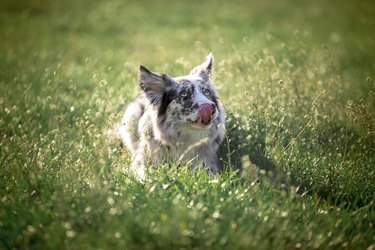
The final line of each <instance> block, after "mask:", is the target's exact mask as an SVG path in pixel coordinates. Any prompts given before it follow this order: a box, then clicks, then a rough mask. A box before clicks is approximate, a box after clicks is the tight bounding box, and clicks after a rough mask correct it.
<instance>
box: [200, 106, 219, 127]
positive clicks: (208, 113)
mask: <svg viewBox="0 0 375 250" xmlns="http://www.w3.org/2000/svg"><path fill="white" fill-rule="evenodd" d="M198 112H199V117H200V121H201V123H203V124H205V125H208V124H209V123H210V122H211V120H212V116H213V114H214V113H215V104H210V103H204V104H201V105H200V106H199V107H198Z"/></svg>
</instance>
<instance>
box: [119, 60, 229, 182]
mask: <svg viewBox="0 0 375 250" xmlns="http://www.w3.org/2000/svg"><path fill="white" fill-rule="evenodd" d="M212 71H213V56H212V54H210V55H208V57H207V59H206V61H205V62H204V63H202V64H201V65H199V66H197V67H195V68H194V69H193V70H192V71H191V72H190V73H189V75H186V76H179V77H173V78H172V77H169V76H168V75H167V74H160V73H154V72H151V71H150V70H148V69H147V68H146V67H144V66H143V65H140V67H139V84H140V88H141V90H142V92H143V96H142V97H141V98H139V99H137V100H135V101H134V102H132V103H130V104H129V106H128V107H127V109H126V111H125V114H124V117H123V120H122V122H121V123H120V124H118V125H117V127H116V134H117V135H118V137H120V139H121V141H122V143H123V144H124V145H126V147H127V148H128V149H129V151H130V152H131V154H132V160H133V163H132V169H133V171H134V172H135V173H136V174H137V175H138V177H140V178H141V179H143V178H145V172H147V171H146V170H147V167H151V165H155V164H156V163H165V162H167V161H168V160H172V161H178V162H179V163H182V164H187V165H189V166H192V167H196V166H203V167H204V168H206V169H207V171H208V173H209V174H211V175H215V174H216V173H217V172H218V166H217V150H218V148H219V145H220V144H221V142H222V141H223V139H224V136H225V127H224V123H225V112H224V109H223V106H222V103H221V102H220V101H219V99H218V96H217V93H216V90H215V88H214V86H213V83H212V80H211V73H212Z"/></svg>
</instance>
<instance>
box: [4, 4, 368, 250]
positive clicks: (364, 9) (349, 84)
mask: <svg viewBox="0 0 375 250" xmlns="http://www.w3.org/2000/svg"><path fill="white" fill-rule="evenodd" d="M68 2H69V3H55V2H49V3H41V2H39V1H5V2H2V3H1V4H0V7H1V8H0V9H1V11H0V33H1V34H2V35H3V37H4V38H3V39H1V40H0V54H1V56H0V65H1V66H0V115H1V116H0V136H1V142H0V149H1V150H0V164H1V165H0V166H1V170H0V190H1V191H0V248H4V249H8V248H34V249H44V248H53V249H54V248H105V249H113V248H118V249H123V248H142V249H155V248H163V249H169V248H174V249H175V248H200V249H207V248H227V249H238V248H244V249H275V248H283V249H291V248H340V247H341V248H345V247H347V248H350V249H353V248H355V249H366V248H368V249H373V248H374V242H375V238H374V235H375V229H374V225H373V223H374V221H375V209H374V198H373V197H374V196H375V192H374V191H375V171H374V167H375V157H374V155H375V152H374V151H375V132H374V131H375V118H374V112H375V103H374V100H375V84H374V80H373V79H374V77H375V75H374V58H375V54H374V53H375V52H374V50H373V45H374V44H373V35H372V34H374V33H375V30H374V27H375V26H374V19H373V16H374V12H375V11H374V7H373V4H372V3H371V2H370V1H361V2H360V3H350V2H349V1H344V2H343V3H342V4H340V5H334V4H333V3H329V2H326V1H318V2H311V3H308V4H307V3H303V4H302V3H295V2H293V1H284V2H280V3H275V2H271V1H269V2H268V1H265V2H262V3H258V2H255V1H219V2H217V3H214V2H212V1H206V2H198V1H189V2H178V3H174V2H173V3H172V2H163V1H159V2H157V3H156V2H155V3H147V2H146V1H138V2H133V3H128V2H126V1H117V0H112V1H68ZM333 10H335V11H333ZM323 17H324V18H323ZM210 51H212V52H213V53H214V55H215V71H214V76H213V77H214V80H215V83H216V86H217V88H218V92H219V93H220V96H221V99H222V101H223V103H224V104H225V108H226V110H227V112H228V118H227V131H228V137H227V139H226V141H225V143H224V145H223V147H222V148H221V150H220V158H221V163H222V165H223V169H224V171H223V173H222V174H221V175H219V176H218V177H217V179H212V178H210V177H208V176H207V174H206V173H205V172H204V171H200V170H198V171H190V170H188V169H187V168H185V167H184V166H178V163H171V164H170V165H165V166H159V168H156V169H153V170H152V171H151V173H150V176H149V180H148V181H147V182H145V183H140V182H138V181H137V180H136V179H134V178H133V177H132V176H131V175H130V174H128V173H127V171H126V169H127V167H128V166H129V164H130V157H129V154H128V152H126V150H123V149H121V148H119V147H117V146H116V145H112V144H110V143H109V142H108V139H107V138H106V134H105V131H106V130H107V129H108V128H109V127H111V126H112V125H113V124H114V123H115V122H117V121H118V120H119V119H120V117H121V112H122V110H123V109H124V108H125V106H126V104H127V103H129V102H130V101H131V100H133V99H134V98H135V97H136V96H137V94H138V93H139V90H138V88H137V66H138V64H140V63H142V64H145V65H147V66H148V67H150V68H151V69H153V70H156V71H162V72H166V73H168V74H170V75H172V76H176V75H181V74H186V73H187V72H189V70H190V69H191V68H192V67H193V66H194V65H196V64H198V63H200V62H201V61H202V60H203V59H204V57H205V56H206V54H208V53H209V52H210Z"/></svg>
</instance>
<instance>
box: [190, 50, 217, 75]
mask: <svg viewBox="0 0 375 250" xmlns="http://www.w3.org/2000/svg"><path fill="white" fill-rule="evenodd" d="M213 69H214V56H213V55H212V53H210V54H208V56H207V58H206V61H204V62H203V63H202V64H201V65H198V66H197V67H195V68H194V69H193V70H192V71H190V75H199V76H200V77H202V78H203V80H205V81H208V80H209V79H210V77H211V73H212V71H213Z"/></svg>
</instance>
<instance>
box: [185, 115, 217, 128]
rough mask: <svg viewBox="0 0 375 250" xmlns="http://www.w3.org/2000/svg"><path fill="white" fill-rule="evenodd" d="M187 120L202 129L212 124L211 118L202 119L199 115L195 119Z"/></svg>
mask: <svg viewBox="0 0 375 250" xmlns="http://www.w3.org/2000/svg"><path fill="white" fill-rule="evenodd" d="M189 121H190V123H191V124H192V125H193V126H195V127H198V128H204V129H207V128H209V127H210V126H211V124H212V119H210V120H205V121H202V119H201V118H200V117H199V118H198V119H197V120H195V121H193V120H189Z"/></svg>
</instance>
